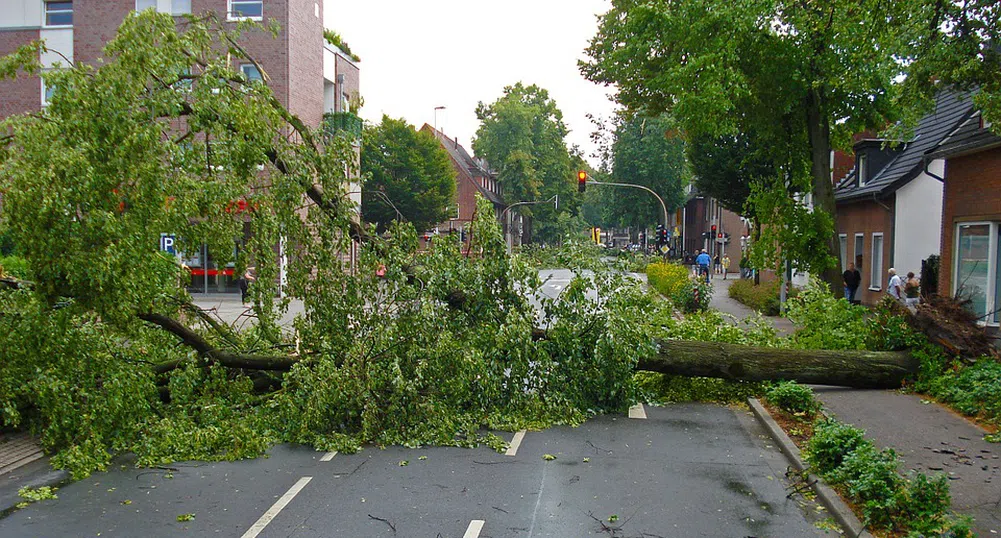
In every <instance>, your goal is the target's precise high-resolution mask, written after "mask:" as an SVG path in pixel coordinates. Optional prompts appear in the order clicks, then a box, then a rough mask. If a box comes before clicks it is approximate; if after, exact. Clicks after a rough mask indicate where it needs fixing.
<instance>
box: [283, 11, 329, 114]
mask: <svg viewBox="0 0 1001 538" xmlns="http://www.w3.org/2000/svg"><path fill="white" fill-rule="evenodd" d="M287 26H288V31H287V32H285V35H286V36H287V40H288V60H287V61H288V96H289V101H288V107H289V110H290V111H291V112H292V113H293V114H295V115H297V116H299V118H300V119H302V121H303V122H305V123H306V125H312V126H314V127H319V125H320V122H321V120H322V119H323V1H322V0H288V23H287Z"/></svg>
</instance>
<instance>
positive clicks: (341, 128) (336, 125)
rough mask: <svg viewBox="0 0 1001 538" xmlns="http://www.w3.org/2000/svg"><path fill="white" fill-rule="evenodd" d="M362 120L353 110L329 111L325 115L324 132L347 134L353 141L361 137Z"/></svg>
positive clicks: (329, 134) (331, 134)
mask: <svg viewBox="0 0 1001 538" xmlns="http://www.w3.org/2000/svg"><path fill="white" fill-rule="evenodd" d="M361 130H362V121H361V118H359V117H358V116H357V115H355V114H352V113H351V112H328V113H326V114H324V115H323V134H325V135H327V136H347V137H349V138H351V139H352V140H353V141H357V140H359V139H360V138H361Z"/></svg>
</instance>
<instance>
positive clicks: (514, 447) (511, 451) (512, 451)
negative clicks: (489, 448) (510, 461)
mask: <svg viewBox="0 0 1001 538" xmlns="http://www.w3.org/2000/svg"><path fill="white" fill-rule="evenodd" d="M524 438H525V430H521V431H520V432H516V433H515V434H514V437H512V438H511V444H510V445H508V446H507V451H506V452H504V455H505V456H514V455H516V454H517V453H518V447H520V446H521V440H522V439H524Z"/></svg>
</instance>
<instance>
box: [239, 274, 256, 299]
mask: <svg viewBox="0 0 1001 538" xmlns="http://www.w3.org/2000/svg"><path fill="white" fill-rule="evenodd" d="M255 280H257V277H255V276H254V268H253V267H247V270H246V271H244V272H243V275H242V276H241V277H240V278H239V279H237V281H236V285H237V287H239V288H240V302H242V303H243V304H247V292H248V291H249V290H250V283H251V282H253V281H255Z"/></svg>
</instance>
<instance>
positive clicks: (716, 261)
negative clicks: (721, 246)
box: [713, 254, 722, 275]
mask: <svg viewBox="0 0 1001 538" xmlns="http://www.w3.org/2000/svg"><path fill="white" fill-rule="evenodd" d="M720 267H722V263H721V262H720V259H719V254H717V255H716V256H714V257H713V273H716V274H717V275H718V274H719V273H720Z"/></svg>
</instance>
